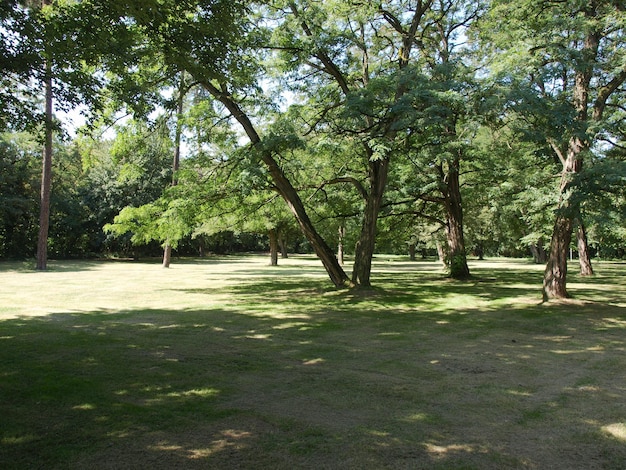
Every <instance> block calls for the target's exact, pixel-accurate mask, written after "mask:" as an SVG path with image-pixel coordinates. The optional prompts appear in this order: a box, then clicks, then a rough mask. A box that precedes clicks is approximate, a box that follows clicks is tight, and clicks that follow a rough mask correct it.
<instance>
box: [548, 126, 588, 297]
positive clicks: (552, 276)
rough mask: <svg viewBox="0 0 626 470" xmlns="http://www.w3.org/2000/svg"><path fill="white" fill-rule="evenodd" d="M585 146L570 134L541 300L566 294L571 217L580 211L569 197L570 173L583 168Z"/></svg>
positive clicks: (572, 224) (565, 295)
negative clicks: (582, 153)
mask: <svg viewBox="0 0 626 470" xmlns="http://www.w3.org/2000/svg"><path fill="white" fill-rule="evenodd" d="M584 148H585V145H584V143H583V142H582V141H581V140H580V139H579V138H573V139H572V141H571V142H570V145H569V149H568V152H567V159H566V160H565V162H564V165H563V173H562V175H561V186H560V193H561V197H560V200H559V207H558V211H557V216H556V221H555V223H554V229H553V231H552V240H551V242H550V255H549V257H548V263H547V265H546V270H545V271H544V275H543V300H544V301H547V300H550V299H564V298H567V297H568V294H567V288H566V285H567V260H568V254H569V249H570V243H571V241H572V229H573V227H574V219H575V217H576V216H577V215H578V214H579V213H580V211H579V203H578V202H577V201H576V198H572V194H571V191H572V188H571V180H572V175H573V174H575V173H578V172H580V171H581V169H582V159H581V152H582V150H583V149H584Z"/></svg>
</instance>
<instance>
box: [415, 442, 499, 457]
mask: <svg viewBox="0 0 626 470" xmlns="http://www.w3.org/2000/svg"><path fill="white" fill-rule="evenodd" d="M425 446H426V451H427V452H428V453H429V454H430V455H431V456H433V457H434V458H435V459H443V458H446V457H449V456H450V455H451V454H459V453H475V452H487V450H485V449H481V448H477V447H476V446H473V445H469V444H448V445H438V444H433V443H426V444H425Z"/></svg>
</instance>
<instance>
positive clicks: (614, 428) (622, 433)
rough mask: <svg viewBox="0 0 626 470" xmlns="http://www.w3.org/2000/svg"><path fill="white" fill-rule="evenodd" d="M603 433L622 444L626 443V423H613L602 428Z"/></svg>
mask: <svg viewBox="0 0 626 470" xmlns="http://www.w3.org/2000/svg"><path fill="white" fill-rule="evenodd" d="M602 431H604V432H605V433H607V434H608V435H610V436H611V437H614V438H615V439H618V440H620V441H622V442H626V423H612V424H607V425H606V426H602Z"/></svg>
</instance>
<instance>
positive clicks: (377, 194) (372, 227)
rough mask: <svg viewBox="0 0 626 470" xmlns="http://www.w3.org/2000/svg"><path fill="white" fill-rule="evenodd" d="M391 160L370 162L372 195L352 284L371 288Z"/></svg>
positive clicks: (359, 244) (356, 253)
mask: <svg viewBox="0 0 626 470" xmlns="http://www.w3.org/2000/svg"><path fill="white" fill-rule="evenodd" d="M388 172H389V160H388V159H379V160H372V159H370V160H369V179H370V193H369V195H368V197H367V200H366V202H365V211H364V214H363V224H362V226H361V234H360V236H359V241H358V242H357V244H356V249H355V253H354V267H353V269H352V283H353V284H354V285H359V286H362V287H370V286H371V281H370V276H371V273H372V258H373V256H374V249H375V247H376V225H377V222H378V213H379V212H380V206H381V204H382V200H383V193H384V191H385V186H386V185H387V175H388Z"/></svg>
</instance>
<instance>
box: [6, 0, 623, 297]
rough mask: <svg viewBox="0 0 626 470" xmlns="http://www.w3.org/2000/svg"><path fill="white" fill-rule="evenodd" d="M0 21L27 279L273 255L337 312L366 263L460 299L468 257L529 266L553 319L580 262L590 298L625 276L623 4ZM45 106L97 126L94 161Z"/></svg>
mask: <svg viewBox="0 0 626 470" xmlns="http://www.w3.org/2000/svg"><path fill="white" fill-rule="evenodd" d="M0 21H1V22H2V24H1V26H2V29H1V31H2V38H3V43H2V50H1V51H0V68H2V70H3V71H4V74H3V78H2V82H1V84H2V87H1V88H0V106H1V109H2V110H3V111H2V113H1V115H0V124H2V126H3V127H4V128H5V129H6V130H8V131H11V132H12V134H7V137H5V144H6V153H7V162H9V163H8V165H9V166H10V167H11V168H13V166H15V165H14V164H13V163H10V162H11V161H16V162H17V161H18V160H19V158H17V159H13V160H11V158H13V157H11V156H10V155H11V153H12V152H13V154H16V155H17V154H20V152H23V150H21V148H22V147H24V148H28V145H26V146H21V145H18V144H16V143H15V142H16V141H15V139H17V137H16V136H17V134H15V132H16V131H18V130H28V131H30V132H31V133H32V134H33V135H35V136H36V139H37V140H38V141H39V142H40V143H41V144H40V145H42V146H43V149H44V152H43V155H44V158H43V171H42V177H41V181H42V184H41V192H40V194H41V197H40V201H41V202H40V204H39V207H40V210H39V221H38V223H37V225H38V226H39V233H38V237H37V248H36V250H37V267H38V269H45V259H46V256H47V249H48V248H49V249H50V250H51V252H52V253H58V254H65V255H69V254H70V253H73V252H79V253H84V254H88V253H94V252H100V253H101V252H102V251H109V252H120V253H121V252H122V251H124V250H122V247H124V249H125V250H126V252H128V251H130V250H131V249H130V248H129V245H128V244H129V243H131V244H132V245H133V246H142V245H143V246H155V245H154V244H155V243H156V244H158V245H159V246H162V247H163V248H164V265H168V263H169V257H170V256H171V252H172V250H174V251H176V250H178V251H181V250H184V249H186V248H185V247H187V246H189V245H190V244H196V243H198V241H199V240H207V239H210V237H215V236H219V235H218V234H224V233H232V234H263V235H264V236H265V237H267V244H268V245H269V248H270V252H271V253H272V261H275V258H276V257H277V254H278V252H279V250H280V248H281V247H282V248H283V249H286V247H287V245H288V244H289V243H292V244H297V245H299V246H302V247H306V248H307V249H310V250H311V251H313V252H314V253H315V254H316V255H317V256H318V257H319V259H320V260H321V262H322V264H323V265H324V268H325V269H326V271H327V273H328V275H329V278H330V280H331V282H332V283H333V284H334V285H335V286H337V287H340V288H341V287H368V286H370V285H371V279H370V278H371V265H372V257H373V255H374V253H375V252H376V251H394V252H408V253H419V252H421V251H423V250H427V251H428V250H431V252H433V253H434V252H436V253H438V254H439V256H440V257H441V258H442V259H443V260H444V262H445V264H446V266H447V269H448V272H449V275H450V277H452V278H454V279H465V278H468V277H470V276H471V273H470V271H469V268H468V264H467V256H468V254H470V253H474V254H476V255H477V256H483V255H498V254H506V255H528V254H529V253H530V254H532V256H533V257H534V258H535V259H536V260H537V261H538V262H545V263H546V270H545V273H544V285H543V294H544V298H545V299H551V298H561V297H566V296H567V291H566V275H567V262H568V259H569V258H570V254H571V252H572V251H573V250H576V251H577V252H578V254H579V258H580V261H581V265H580V266H581V273H582V274H585V275H590V274H592V273H593V268H592V263H591V260H592V256H593V255H598V254H599V255H600V256H605V257H607V256H620V255H622V254H623V253H622V250H623V246H624V242H625V239H626V236H625V234H624V211H625V207H626V204H624V202H625V192H624V187H625V185H624V182H626V168H625V163H624V160H625V156H626V145H625V142H626V138H625V136H626V128H625V127H624V122H626V120H625V119H624V118H625V116H626V101H625V97H626V90H625V83H626V52H625V51H626V48H625V47H624V46H625V43H624V38H625V37H626V35H625V34H624V33H625V31H626V13H625V5H624V2H623V1H622V0H609V1H606V0H590V1H587V2H580V1H577V0H558V1H557V0H554V1H552V0H523V1H515V2H513V1H510V0H490V1H489V0H484V1H483V0H481V1H476V0H441V1H440V0H437V1H435V0H390V1H386V2H351V1H344V0H341V1H339V0H337V1H334V0H329V1H325V2H317V1H316V2H310V1H307V0H302V1H300V0H298V1H292V0H290V1H283V0H266V1H259V2H248V1H238V0H228V1H226V0H194V1H188V2H179V1H175V0H142V1H141V2H122V1H117V0H110V1H108V2H96V1H91V0H83V1H64V2H55V1H53V0H41V1H39V2H18V1H14V0H13V1H10V2H5V3H4V4H3V5H2V8H0ZM42 105H43V106H42ZM53 105H54V106H53ZM55 106H56V108H57V109H58V110H61V111H69V110H72V109H76V108H77V107H79V106H82V107H83V109H86V110H87V114H89V115H90V119H89V121H88V124H87V125H86V126H85V128H84V129H83V130H82V133H81V137H79V138H77V139H75V141H73V142H70V141H65V142H64V143H62V142H61V141H60V140H59V139H60V137H59V136H61V135H62V132H61V131H62V126H61V125H59V123H58V122H57V121H56V119H55V115H54V113H53V110H54V108H55ZM124 115H126V116H129V117H128V118H127V120H125V121H120V118H121V116H124ZM115 123H117V124H115ZM120 123H122V124H120ZM112 125H113V126H114V129H115V137H114V138H112V139H111V140H109V141H108V140H106V139H103V138H102V135H103V132H104V131H105V130H106V129H108V128H110V126H112ZM53 144H55V145H56V148H55V145H53ZM31 155H33V156H32V158H35V157H34V154H31ZM53 155H54V158H53V157H52V156H53ZM20 158H22V159H23V160H24V161H23V162H22V163H20V165H22V167H23V168H24V172H25V173H28V171H26V169H27V168H31V167H33V162H32V161H30V160H29V158H30V157H28V156H26V155H22V156H21V157H20ZM26 160H29V161H26ZM64 164H65V165H67V168H66V167H64V166H63V165H64ZM53 166H54V168H52V167H53ZM15 168H17V166H15ZM51 170H55V171H51ZM66 173H67V174H66ZM12 174H13V172H12ZM51 175H52V176H51ZM32 177H33V175H31V176H29V177H27V178H25V179H24V181H26V180H28V179H29V178H30V181H31V183H30V186H29V187H30V188H31V189H32V188H33V187H34V186H33V184H32V183H33V182H32ZM11 178H13V176H11V177H9V176H8V172H7V181H9V180H11ZM15 178H17V179H15V183H16V184H18V183H20V181H21V180H19V179H20V178H21V176H16V177H15ZM51 178H52V179H54V181H52V179H51ZM18 180H19V181H18ZM11 181H12V180H11ZM50 183H53V184H50ZM20 184H21V183H20ZM50 187H52V188H53V190H52V191H50ZM3 194H9V195H10V194H12V193H11V192H10V191H3ZM14 194H15V193H14ZM18 199H19V198H18ZM18 199H16V201H17V202H19V201H18ZM25 201H26V200H21V202H20V204H22V203H23V204H22V207H23V208H24V209H26V208H28V207H31V209H32V204H31V205H29V204H27V203H26V202H25ZM31 202H32V198H31ZM18 206H19V205H18ZM18 206H9V205H7V206H6V207H7V208H8V207H11V209H7V212H6V216H4V218H3V220H7V221H8V220H9V216H11V217H13V218H14V219H15V216H16V215H18V214H20V209H19V207H18ZM15 207H18V208H17V209H16V208H15ZM23 213H24V214H25V213H26V212H23ZM31 213H32V211H31ZM11 214H12V215H11ZM30 220H31V222H32V217H31V219H30ZM48 221H50V226H49V227H48V224H47V222H48ZM12 223H13V222H11V223H9V224H7V223H5V226H6V227H7V229H5V231H4V233H5V235H3V240H4V241H3V243H4V245H5V246H11V247H12V248H11V249H10V250H13V251H15V250H16V249H17V247H19V246H20V243H19V242H16V241H15V235H14V233H18V232H15V230H16V229H15V227H16V226H15V224H13V225H11V224H12ZM26 223H27V222H26V220H24V224H26ZM71 224H77V225H78V227H76V228H77V229H76V230H73V229H70V227H71ZM102 230H103V231H102ZM19 233H22V232H19ZM23 233H25V234H27V233H28V234H30V235H25V236H24V239H25V240H28V241H29V245H28V246H32V241H33V238H32V237H33V235H32V230H30V231H29V230H23ZM61 234H64V235H62V236H61ZM72 236H73V237H74V239H72ZM55 237H56V238H55ZM207 237H208V238H207ZM242 237H243V236H242ZM150 244H152V245H150ZM78 247H80V248H78ZM8 251H9V250H8V249H7V252H8ZM345 253H349V254H350V255H351V257H352V259H353V264H352V267H351V270H347V269H345V268H344V263H343V258H344V254H345Z"/></svg>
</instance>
